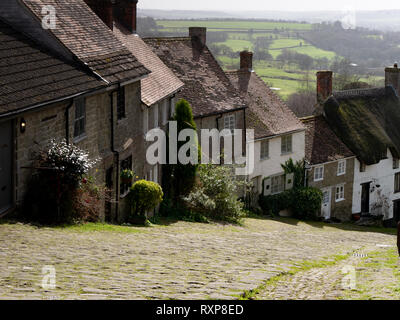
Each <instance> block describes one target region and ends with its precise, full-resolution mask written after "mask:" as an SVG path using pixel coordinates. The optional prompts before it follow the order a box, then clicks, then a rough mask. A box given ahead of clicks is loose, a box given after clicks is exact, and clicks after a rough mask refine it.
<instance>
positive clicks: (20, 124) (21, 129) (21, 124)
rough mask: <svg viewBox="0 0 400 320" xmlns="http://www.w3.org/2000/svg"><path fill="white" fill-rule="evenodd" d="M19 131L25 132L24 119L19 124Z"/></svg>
mask: <svg viewBox="0 0 400 320" xmlns="http://www.w3.org/2000/svg"><path fill="white" fill-rule="evenodd" d="M19 130H20V131H21V133H24V132H25V131H26V121H25V119H24V118H21V122H20V123H19Z"/></svg>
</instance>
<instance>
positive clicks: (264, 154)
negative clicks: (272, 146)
mask: <svg viewBox="0 0 400 320" xmlns="http://www.w3.org/2000/svg"><path fill="white" fill-rule="evenodd" d="M268 157H269V140H263V141H261V151H260V159H261V160H265V159H268Z"/></svg>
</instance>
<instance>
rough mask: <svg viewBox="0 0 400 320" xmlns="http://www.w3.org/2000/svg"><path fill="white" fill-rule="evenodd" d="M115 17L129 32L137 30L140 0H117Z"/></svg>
mask: <svg viewBox="0 0 400 320" xmlns="http://www.w3.org/2000/svg"><path fill="white" fill-rule="evenodd" d="M115 2H116V4H115V10H114V12H115V17H116V19H118V21H119V22H120V23H121V24H122V25H123V26H124V27H125V28H126V29H128V31H129V32H132V33H136V31H137V3H138V0H116V1H115Z"/></svg>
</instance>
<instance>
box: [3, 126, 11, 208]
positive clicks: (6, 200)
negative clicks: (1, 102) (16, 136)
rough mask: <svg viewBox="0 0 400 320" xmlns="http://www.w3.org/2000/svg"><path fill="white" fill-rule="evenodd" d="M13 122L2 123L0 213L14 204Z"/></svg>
mask: <svg viewBox="0 0 400 320" xmlns="http://www.w3.org/2000/svg"><path fill="white" fill-rule="evenodd" d="M12 128H13V126H12V122H11V121H7V122H2V123H0V214H1V213H4V212H5V211H6V210H8V209H10V208H11V207H12V205H13V134H12Z"/></svg>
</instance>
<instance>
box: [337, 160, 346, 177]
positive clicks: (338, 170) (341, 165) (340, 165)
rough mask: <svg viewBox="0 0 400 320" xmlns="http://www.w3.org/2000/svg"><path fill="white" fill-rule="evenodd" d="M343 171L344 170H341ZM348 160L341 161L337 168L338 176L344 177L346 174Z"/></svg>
mask: <svg viewBox="0 0 400 320" xmlns="http://www.w3.org/2000/svg"><path fill="white" fill-rule="evenodd" d="M341 169H342V170H341ZM346 169H347V168H346V160H340V161H339V162H338V167H337V175H338V176H343V175H345V174H346Z"/></svg>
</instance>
